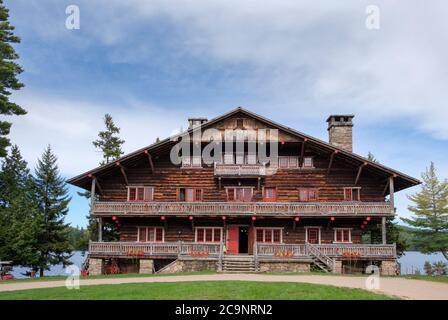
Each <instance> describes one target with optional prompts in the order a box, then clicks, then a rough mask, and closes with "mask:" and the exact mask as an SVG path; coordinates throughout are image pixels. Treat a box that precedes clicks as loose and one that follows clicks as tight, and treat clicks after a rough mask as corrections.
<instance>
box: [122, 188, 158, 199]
mask: <svg viewBox="0 0 448 320" xmlns="http://www.w3.org/2000/svg"><path fill="white" fill-rule="evenodd" d="M153 200H154V188H153V187H128V201H133V202H146V201H153Z"/></svg>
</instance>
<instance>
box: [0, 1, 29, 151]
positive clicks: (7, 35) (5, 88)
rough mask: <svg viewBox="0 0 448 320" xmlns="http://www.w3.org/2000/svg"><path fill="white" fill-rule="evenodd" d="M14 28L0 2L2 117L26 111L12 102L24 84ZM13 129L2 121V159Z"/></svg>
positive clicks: (0, 147)
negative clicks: (13, 96) (11, 97)
mask: <svg viewBox="0 0 448 320" xmlns="http://www.w3.org/2000/svg"><path fill="white" fill-rule="evenodd" d="M13 31H14V27H13V26H12V25H11V24H10V23H9V10H8V9H7V8H6V7H5V5H4V4H3V0H0V115H23V114H26V111H25V110H24V109H23V108H22V107H20V106H19V105H17V104H15V103H13V102H11V101H10V100H9V96H10V95H11V90H19V89H21V88H22V87H23V84H22V83H20V81H19V80H18V79H17V76H18V75H19V74H20V73H22V72H23V70H22V68H21V67H20V66H19V65H18V64H17V63H15V62H14V60H17V59H18V58H19V55H18V54H17V53H16V51H15V50H14V48H13V47H12V44H14V43H20V38H18V37H17V36H15V35H14V33H13ZM10 129H11V123H9V122H7V121H0V158H2V157H5V156H6V155H7V151H6V148H7V147H8V146H9V139H8V138H7V137H6V136H7V135H8V134H9V132H10Z"/></svg>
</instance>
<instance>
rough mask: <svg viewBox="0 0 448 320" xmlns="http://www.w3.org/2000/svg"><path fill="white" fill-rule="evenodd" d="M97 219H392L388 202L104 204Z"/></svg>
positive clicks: (96, 207) (100, 204)
mask: <svg viewBox="0 0 448 320" xmlns="http://www.w3.org/2000/svg"><path fill="white" fill-rule="evenodd" d="M93 212H94V214H97V215H111V214H113V215H135V214H136V215H140V214H141V215H170V214H186V215H188V214H193V215H209V214H213V215H268V216H320V215H331V216H333V215H334V216H353V215H361V216H370V215H376V214H377V215H393V214H394V210H393V207H392V205H391V204H390V203H388V202H251V203H247V202H102V201H96V202H95V203H94V205H93Z"/></svg>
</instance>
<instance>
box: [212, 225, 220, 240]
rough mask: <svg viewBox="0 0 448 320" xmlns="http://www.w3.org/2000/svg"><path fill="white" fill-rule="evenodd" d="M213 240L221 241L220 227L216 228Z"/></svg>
mask: <svg viewBox="0 0 448 320" xmlns="http://www.w3.org/2000/svg"><path fill="white" fill-rule="evenodd" d="M213 241H214V242H220V241H221V229H219V228H216V229H214V233H213Z"/></svg>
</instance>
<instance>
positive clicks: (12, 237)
mask: <svg viewBox="0 0 448 320" xmlns="http://www.w3.org/2000/svg"><path fill="white" fill-rule="evenodd" d="M27 166H28V164H27V163H26V161H25V160H23V158H22V155H21V154H20V151H19V148H18V147H17V146H12V148H11V152H10V154H9V155H7V156H6V157H5V160H4V162H3V164H2V170H1V172H0V260H10V261H12V262H13V264H14V265H22V266H34V265H35V264H36V263H37V261H38V258H39V254H38V252H37V250H36V246H37V235H38V232H39V223H38V220H37V213H38V210H37V208H38V207H37V201H36V197H35V193H34V191H35V188H34V181H33V178H32V176H31V174H30V171H29V169H28V167H27Z"/></svg>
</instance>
